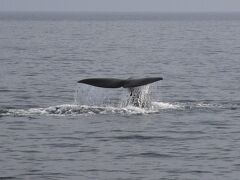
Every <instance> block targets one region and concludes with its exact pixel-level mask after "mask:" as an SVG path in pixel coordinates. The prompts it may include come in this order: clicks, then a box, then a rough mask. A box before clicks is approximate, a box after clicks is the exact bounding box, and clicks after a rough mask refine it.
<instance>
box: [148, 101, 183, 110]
mask: <svg viewBox="0 0 240 180" xmlns="http://www.w3.org/2000/svg"><path fill="white" fill-rule="evenodd" d="M151 104H152V109H159V110H160V109H182V108H184V106H183V105H180V104H173V103H167V102H152V103H151Z"/></svg>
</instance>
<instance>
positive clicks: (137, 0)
mask: <svg viewBox="0 0 240 180" xmlns="http://www.w3.org/2000/svg"><path fill="white" fill-rule="evenodd" d="M0 11H74V12H85V11H94V12H240V0H0Z"/></svg>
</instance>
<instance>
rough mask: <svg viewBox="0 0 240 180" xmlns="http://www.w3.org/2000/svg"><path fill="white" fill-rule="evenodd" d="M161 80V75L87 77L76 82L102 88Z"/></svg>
mask: <svg viewBox="0 0 240 180" xmlns="http://www.w3.org/2000/svg"><path fill="white" fill-rule="evenodd" d="M160 80H163V78H162V77H149V78H140V79H130V78H129V79H115V78H89V79H82V80H80V81H78V83H83V84H88V85H92V86H96V87H102V88H121V87H123V88H134V87H138V86H144V85H147V84H151V83H154V82H156V81H160Z"/></svg>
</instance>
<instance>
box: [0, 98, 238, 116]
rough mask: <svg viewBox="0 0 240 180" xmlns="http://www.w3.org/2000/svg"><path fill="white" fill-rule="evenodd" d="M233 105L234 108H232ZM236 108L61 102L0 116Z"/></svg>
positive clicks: (224, 106)
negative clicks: (119, 105) (93, 104)
mask: <svg viewBox="0 0 240 180" xmlns="http://www.w3.org/2000/svg"><path fill="white" fill-rule="evenodd" d="M233 107H234V108H233ZM223 109H227V110H236V109H239V106H236V105H229V104H226V103H225V104H224V103H207V102H192V101H189V102H171V103H170V102H152V103H151V106H150V107H148V108H139V107H135V106H132V105H127V106H125V107H114V106H111V105H109V106H97V105H95V106H91V105H77V104H63V105H57V106H50V107H47V108H28V109H16V108H15V109H14V108H4V109H0V116H33V115H54V116H68V115H70V116H77V115H96V114H122V115H141V114H152V113H161V112H169V111H170V112H172V111H193V112H195V111H207V112H209V111H213V112H214V111H217V110H223Z"/></svg>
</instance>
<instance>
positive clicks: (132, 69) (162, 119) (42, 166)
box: [0, 13, 240, 180]
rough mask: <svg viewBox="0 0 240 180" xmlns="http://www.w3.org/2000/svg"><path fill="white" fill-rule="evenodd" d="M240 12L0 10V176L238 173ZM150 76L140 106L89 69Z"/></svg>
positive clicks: (174, 176) (105, 74) (112, 74)
mask: <svg viewBox="0 0 240 180" xmlns="http://www.w3.org/2000/svg"><path fill="white" fill-rule="evenodd" d="M239 32H240V14H205V15H203V14H134V13H132V14H121V13H119V14H51V13H45V14H41V13H38V14H37V13H35V14H31V13H28V14H24V13H21V14H19V13H0V179H43V180H46V179H57V180H59V179H71V180H78V179H102V180H106V179H118V180H120V179H121V180H123V179H126V180H129V179H136V180H139V179H151V180H154V179H156V180H157V179H171V180H172V179H181V180H186V179H188V180H193V179H194V180H195V179H199V180H200V179H201V180H202V179H218V180H219V179H223V180H226V179H231V180H233V179H234V180H237V179H239V176H240V80H239V77H240V33H239ZM132 76H135V77H145V76H162V77H163V78H164V80H163V81H161V82H157V83H155V84H153V85H152V86H151V87H150V92H149V94H150V95H151V99H152V100H151V101H152V102H151V107H150V108H145V109H141V108H136V107H133V106H124V105H121V104H122V103H123V101H124V99H126V96H127V94H128V93H127V91H126V90H125V89H101V88H94V87H89V86H87V85H80V84H77V83H76V82H77V81H78V80H80V79H83V78H89V77H115V78H128V77H132Z"/></svg>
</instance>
